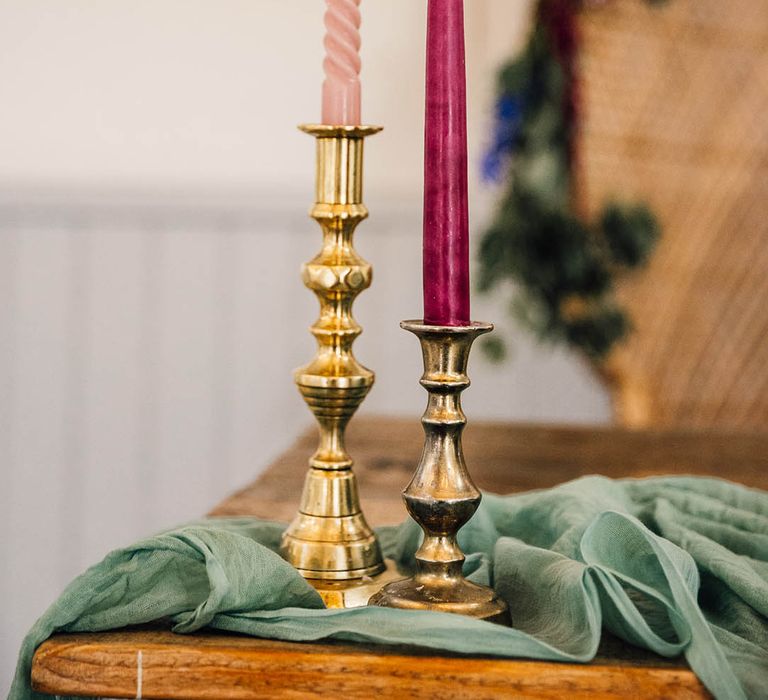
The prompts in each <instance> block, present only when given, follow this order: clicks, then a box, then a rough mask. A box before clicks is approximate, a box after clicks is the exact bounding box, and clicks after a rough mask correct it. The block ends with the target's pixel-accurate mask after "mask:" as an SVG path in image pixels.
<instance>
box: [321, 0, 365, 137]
mask: <svg viewBox="0 0 768 700" xmlns="http://www.w3.org/2000/svg"><path fill="white" fill-rule="evenodd" d="M325 1H326V5H327V9H326V11H325V27H326V34H325V40H324V45H325V52H326V53H325V60H324V61H323V70H324V71H325V82H323V117H322V119H323V123H324V124H334V125H351V126H356V125H358V124H360V10H359V9H358V5H359V4H360V0H325Z"/></svg>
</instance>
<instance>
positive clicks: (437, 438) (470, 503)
mask: <svg viewBox="0 0 768 700" xmlns="http://www.w3.org/2000/svg"><path fill="white" fill-rule="evenodd" d="M400 325H401V326H402V328H404V329H405V330H407V331H410V332H411V333H414V334H415V335H416V336H417V337H418V338H419V341H420V342H421V350H422V355H423V358H424V374H423V375H422V378H421V385H422V386H423V387H424V388H425V389H426V390H427V392H428V394H429V398H428V401H427V408H426V411H425V412H424V415H423V417H422V419H421V422H422V425H423V426H424V435H425V441H424V450H423V452H422V455H421V461H420V462H419V465H418V467H417V468H416V473H415V474H414V476H413V479H412V480H411V482H410V484H408V486H407V487H406V489H405V491H403V498H404V500H405V505H406V507H407V509H408V512H409V513H410V514H411V516H412V517H413V519H414V520H415V521H416V522H417V523H418V524H419V525H420V526H421V528H422V530H423V531H424V541H423V543H422V545H421V547H419V549H418V551H417V552H416V574H415V575H414V576H413V577H412V578H409V579H405V580H401V581H396V582H393V583H390V584H388V585H386V586H385V587H384V588H383V589H382V590H380V591H379V592H378V593H376V594H375V595H374V596H373V597H372V598H371V600H370V604H371V605H380V606H383V607H392V608H405V609H411V610H436V611H441V612H450V613H458V614H462V615H469V616H471V617H476V618H480V619H483V620H488V621H491V622H500V623H508V621H509V620H508V617H509V613H508V611H507V605H506V603H505V602H504V601H503V600H501V599H500V598H499V597H497V596H496V594H495V593H494V592H493V590H492V589H490V588H488V587H486V586H479V585H477V584H475V583H472V582H470V581H467V579H465V578H464V576H463V575H462V564H463V563H464V554H463V552H462V551H461V549H460V547H459V545H458V543H457V541H456V535H457V533H458V531H459V530H460V529H461V528H462V526H463V525H464V524H466V523H467V522H468V521H469V519H470V518H471V517H472V515H474V513H475V511H476V510H477V507H478V506H479V505H480V499H481V494H480V491H478V489H477V487H476V486H475V484H474V483H473V482H472V477H471V476H470V474H469V471H468V469H467V466H466V463H465V461H464V453H463V450H462V446H461V434H462V432H463V430H464V426H465V425H466V422H467V419H466V416H465V415H464V412H463V411H462V408H461V392H463V391H464V390H465V389H466V388H467V387H468V386H469V377H468V376H467V362H468V360H469V352H470V349H471V347H472V343H473V342H474V340H475V339H476V338H477V337H478V336H480V335H482V334H483V333H488V332H490V331H491V330H493V326H492V325H491V324H489V323H473V324H471V325H468V326H429V325H425V324H424V323H422V322H421V321H404V322H403V323H401V324H400Z"/></svg>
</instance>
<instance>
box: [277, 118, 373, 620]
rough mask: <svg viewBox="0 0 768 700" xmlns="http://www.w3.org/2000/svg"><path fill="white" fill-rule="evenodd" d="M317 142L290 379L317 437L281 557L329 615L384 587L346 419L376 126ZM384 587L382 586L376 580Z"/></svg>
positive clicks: (368, 377)
mask: <svg viewBox="0 0 768 700" xmlns="http://www.w3.org/2000/svg"><path fill="white" fill-rule="evenodd" d="M300 128H301V129H302V131H305V132H306V133H308V134H311V135H313V136H314V137H315V138H316V139H317V190H316V197H315V205H314V207H313V208H312V211H311V216H312V218H314V219H315V220H316V221H317V222H318V223H319V224H320V227H321V228H322V231H323V245H322V249H321V251H320V253H319V254H318V255H317V256H316V257H315V258H314V259H313V260H312V261H311V262H309V263H307V264H306V265H304V266H303V268H302V279H303V281H304V284H305V285H306V286H307V287H309V289H311V290H312V291H313V292H314V293H315V294H316V295H317V298H318V300H319V301H320V316H319V318H318V320H317V321H316V322H315V324H314V325H313V326H312V328H311V332H312V335H314V336H315V339H316V340H317V354H316V355H315V358H314V359H313V360H312V362H310V363H309V364H308V365H307V366H306V367H302V368H300V369H298V370H296V372H295V373H294V379H295V381H296V384H297V385H298V387H299V391H301V394H302V396H303V397H304V400H305V401H306V402H307V404H308V406H309V408H310V409H311V410H312V413H314V415H315V418H316V419H317V422H318V425H319V431H320V439H319V445H318V447H317V450H316V451H315V453H314V454H313V455H312V457H311V458H310V460H309V466H310V469H309V472H308V473H307V477H306V481H305V483H304V491H303V493H302V496H301V504H300V506H299V513H298V514H297V516H296V518H295V519H294V521H293V522H292V523H291V525H290V526H289V527H288V529H287V530H286V531H285V533H284V535H283V539H282V543H281V550H282V553H283V556H284V557H285V558H286V559H287V560H288V561H289V562H290V563H291V564H292V565H293V566H294V567H296V569H298V571H299V572H300V573H301V574H302V575H303V576H304V577H305V578H307V579H309V581H310V583H312V585H313V586H314V587H315V588H316V589H318V591H319V592H320V594H321V595H322V596H323V599H324V600H325V603H326V605H327V606H328V607H354V606H359V605H365V604H366V602H367V601H368V598H369V597H370V595H371V593H372V592H373V591H374V590H376V589H377V588H378V587H380V586H381V584H382V581H381V580H378V581H376V580H371V577H374V576H377V575H381V574H382V572H384V571H385V568H386V567H385V564H384V561H383V559H382V556H381V549H380V547H379V543H378V540H377V538H376V535H375V534H374V532H373V530H371V528H370V527H369V526H368V523H366V521H365V517H364V516H363V513H362V511H361V508H360V500H359V497H358V492H357V481H356V478H355V474H354V472H353V471H352V464H353V462H352V458H351V457H350V456H349V454H348V453H347V451H346V449H345V446H344V431H345V428H346V426H347V423H348V421H349V419H350V418H351V417H352V415H353V414H354V412H355V411H356V410H357V407H358V406H359V405H360V404H361V403H362V401H363V399H364V398H365V397H366V395H367V394H368V391H369V390H370V388H371V386H372V385H373V381H374V374H373V372H371V370H369V369H367V368H366V367H363V366H362V365H361V364H360V363H359V362H358V361H357V360H356V359H355V356H354V354H353V353H352V343H353V342H354V341H355V338H357V336H359V335H360V333H361V332H362V329H361V328H360V326H359V325H358V324H357V322H356V321H355V319H354V317H353V316H352V304H353V302H354V300H355V298H356V297H357V295H358V294H359V293H360V292H362V291H363V290H364V289H366V288H368V287H369V286H370V284H371V266H370V265H369V264H368V263H367V262H366V261H365V260H363V259H362V258H361V257H360V256H359V255H358V254H357V252H355V249H354V247H353V244H352V237H353V234H354V231H355V228H356V227H357V225H358V224H359V223H360V222H361V221H362V220H363V219H365V218H366V217H367V216H368V210H367V209H366V208H365V205H364V204H363V202H362V192H363V143H364V139H365V137H366V136H370V135H372V134H375V133H377V132H378V131H380V130H381V129H380V127H377V126H327V125H307V126H302V127H300ZM379 579H381V576H379Z"/></svg>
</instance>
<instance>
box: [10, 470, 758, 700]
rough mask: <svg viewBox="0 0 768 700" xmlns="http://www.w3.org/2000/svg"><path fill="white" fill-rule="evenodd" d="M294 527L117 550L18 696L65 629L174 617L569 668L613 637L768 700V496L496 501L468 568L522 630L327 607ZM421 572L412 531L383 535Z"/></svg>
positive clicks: (705, 482) (719, 493)
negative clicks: (288, 552) (288, 551)
mask: <svg viewBox="0 0 768 700" xmlns="http://www.w3.org/2000/svg"><path fill="white" fill-rule="evenodd" d="M283 529H284V525H281V524H279V523H272V522H265V521H259V520H255V519H251V518H219V519H207V520H204V521H200V522H197V523H192V524H190V525H186V526H184V527H181V528H177V529H175V530H172V531H168V532H164V533H162V534H159V535H156V536H154V537H150V538H147V539H145V540H142V541H141V542H138V543H136V544H135V545H133V546H131V547H127V548H124V549H120V550H117V551H115V552H112V553H111V554H109V555H108V556H107V557H106V558H105V559H104V560H103V561H102V562H100V563H99V564H97V565H95V566H93V567H91V568H90V569H89V570H88V571H86V572H85V573H84V574H82V575H81V576H79V577H78V578H77V579H75V580H74V581H73V582H72V583H71V584H70V585H69V586H68V587H67V588H66V589H65V591H64V592H63V593H62V595H61V596H60V598H59V599H58V600H57V601H56V602H55V603H54V604H53V605H52V606H51V607H50V608H49V609H48V610H47V611H46V612H45V613H44V614H43V616H42V617H41V618H40V619H39V620H38V621H37V622H36V623H35V625H34V626H33V628H32V629H31V630H30V632H29V634H28V635H27V637H26V638H25V640H24V643H23V645H22V648H21V651H20V655H19V663H18V667H17V671H16V676H15V679H14V682H13V686H12V689H11V694H10V698H11V700H42V699H43V698H44V697H45V696H42V695H39V694H35V693H34V692H33V691H32V690H31V687H30V670H31V662H32V656H33V654H34V651H35V649H36V648H37V647H38V646H39V645H40V644H41V643H42V642H43V641H44V640H45V639H47V638H48V637H49V636H51V635H52V634H54V633H56V632H82V631H103V630H109V629H117V628H122V627H126V626H130V625H136V624H143V623H149V622H153V621H157V620H164V619H170V620H171V621H172V623H173V625H174V627H173V629H174V631H176V632H179V633H189V632H194V631H196V630H199V629H201V628H203V627H211V628H215V629H220V630H226V631H232V632H238V633H242V634H250V635H254V636H259V637H266V638H271V639H282V640H290V641H317V640H321V639H338V640H344V641H349V642H366V643H376V644H398V645H413V646H418V647H422V648H427V649H432V650H435V651H446V652H453V653H464V654H485V655H492V656H498V657H510V658H511V657H517V658H530V659H543V660H556V661H567V662H587V661H590V660H591V659H593V658H594V656H595V654H596V652H597V648H598V645H599V642H600V635H601V629H602V628H605V629H607V630H609V631H610V632H611V633H613V634H614V635H616V636H618V637H620V638H622V639H624V640H626V641H627V642H629V643H630V644H634V645H636V646H641V647H644V648H647V649H650V650H652V651H654V652H656V653H658V654H662V655H664V656H670V657H673V656H677V655H679V654H681V653H682V654H685V657H686V659H687V661H688V663H689V664H690V666H691V668H692V670H693V671H694V672H695V673H696V674H697V675H698V677H699V678H700V679H701V681H702V682H703V683H704V685H705V686H706V687H707V688H708V689H709V690H710V691H711V692H712V693H713V694H714V695H715V697H717V698H720V699H722V700H740V699H741V698H745V697H749V698H760V697H768V690H767V689H768V652H767V651H766V648H767V647H768V619H767V618H766V611H768V564H767V561H766V560H767V559H768V557H766V547H765V539H764V538H766V537H767V536H768V534H767V533H768V494H766V493H764V492H761V491H756V490H754V489H747V488H745V487H742V486H738V485H736V484H731V483H728V482H726V481H720V480H716V479H701V478H696V477H675V478H652V479H645V480H622V481H613V480H610V479H607V478H604V477H584V478H581V479H577V480H575V481H572V482H568V483H565V484H562V485H561V486H558V487H556V488H553V489H547V490H541V491H534V492H529V493H524V494H516V495H512V496H495V495H490V494H488V495H485V496H484V498H483V502H482V504H481V507H480V509H479V511H478V513H477V514H476V516H475V517H474V518H473V519H472V520H471V521H470V522H469V523H468V524H467V526H466V527H465V528H464V529H463V530H462V531H461V533H460V543H461V545H462V547H463V548H464V551H465V552H466V553H467V560H466V562H465V567H464V569H465V573H466V574H467V575H468V576H470V577H471V578H472V579H473V580H476V581H477V582H479V583H486V584H488V585H492V586H494V588H495V589H496V591H497V592H498V593H499V594H500V595H501V596H502V597H503V598H504V599H505V600H506V601H507V602H508V603H509V606H510V611H511V613H512V617H513V620H514V623H515V627H514V628H506V627H502V626H498V625H493V624H490V623H486V622H480V621H477V620H472V619H468V618H464V617H461V616H457V615H449V614H446V613H435V612H426V611H425V612H414V611H403V610H389V609H383V608H358V609H353V610H326V609H324V608H323V604H322V601H321V599H320V597H319V596H318V594H317V593H316V592H315V591H314V590H313V589H312V588H311V587H310V586H309V585H308V584H307V582H306V581H305V580H304V579H303V578H302V577H301V576H300V575H299V574H298V573H297V572H296V571H295V570H294V569H293V568H292V567H291V566H289V565H288V564H287V563H286V562H285V561H284V560H283V559H281V558H280V556H279V555H278V554H277V549H278V546H279V541H280V535H281V533H282V530H283ZM379 535H380V538H381V543H382V547H383V549H384V551H385V554H386V556H388V557H390V558H393V559H394V560H395V561H396V562H397V564H398V566H399V567H400V568H401V569H402V570H403V571H408V570H410V569H412V567H413V555H414V552H415V550H416V548H417V547H418V545H419V542H420V531H419V529H418V527H417V526H416V525H415V523H413V522H412V521H407V522H405V523H403V525H401V526H399V527H395V528H382V529H380V530H379Z"/></svg>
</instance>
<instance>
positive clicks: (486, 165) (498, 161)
mask: <svg viewBox="0 0 768 700" xmlns="http://www.w3.org/2000/svg"><path fill="white" fill-rule="evenodd" d="M523 107H524V105H523V100H522V98H521V96H520V95H512V94H509V93H507V94H502V95H501V96H500V97H499V100H498V101H497V103H496V114H495V120H494V130H493V142H492V143H491V145H490V147H489V148H488V150H487V151H486V153H485V155H484V157H483V164H482V173H483V180H485V181H486V182H499V181H500V180H501V177H502V175H503V174H504V171H505V169H506V168H505V166H506V165H507V163H508V162H509V160H510V158H511V157H512V156H513V155H514V153H515V151H516V149H517V144H518V139H517V137H518V134H519V133H520V126H521V124H522V121H523Z"/></svg>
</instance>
